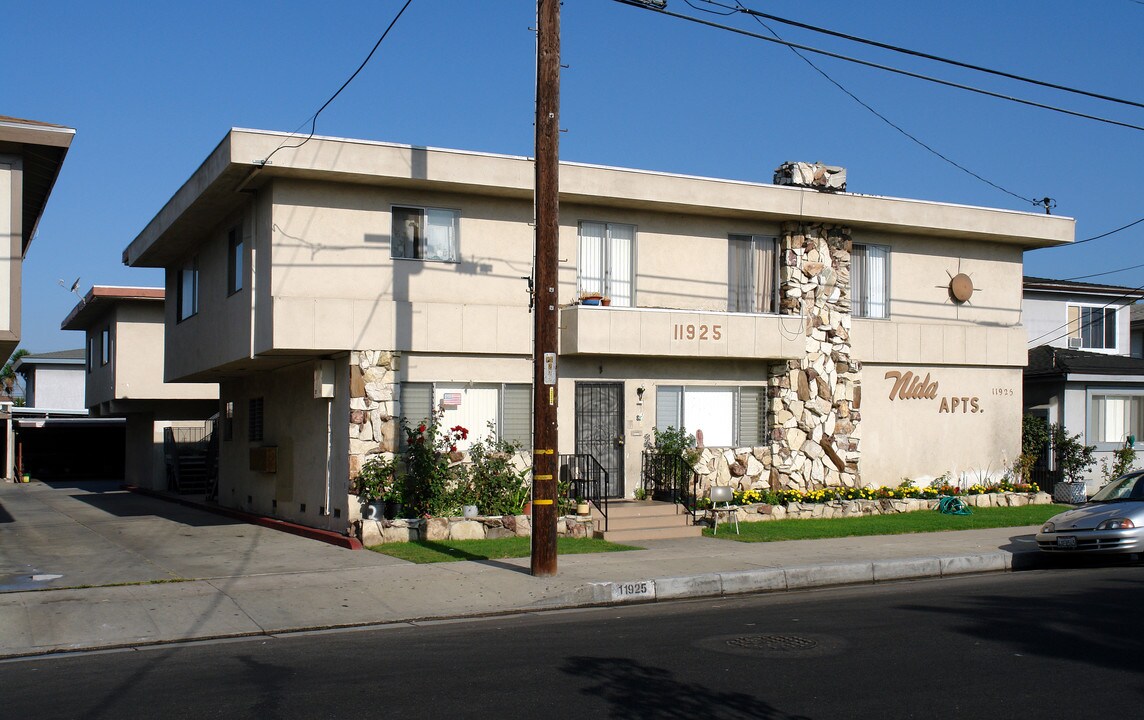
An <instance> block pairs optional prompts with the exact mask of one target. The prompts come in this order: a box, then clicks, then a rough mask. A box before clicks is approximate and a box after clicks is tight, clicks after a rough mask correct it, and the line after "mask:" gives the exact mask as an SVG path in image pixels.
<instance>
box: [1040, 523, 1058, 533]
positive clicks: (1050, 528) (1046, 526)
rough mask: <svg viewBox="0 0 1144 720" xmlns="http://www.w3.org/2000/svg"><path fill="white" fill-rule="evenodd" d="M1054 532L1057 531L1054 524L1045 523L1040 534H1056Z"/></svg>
mask: <svg viewBox="0 0 1144 720" xmlns="http://www.w3.org/2000/svg"><path fill="white" fill-rule="evenodd" d="M1056 531H1057V525H1056V523H1051V522H1047V523H1045V524H1044V525H1042V526H1041V532H1043V533H1051V532H1056Z"/></svg>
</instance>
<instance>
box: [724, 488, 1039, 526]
mask: <svg viewBox="0 0 1144 720" xmlns="http://www.w3.org/2000/svg"><path fill="white" fill-rule="evenodd" d="M870 489H871V490H874V491H877V490H889V491H893V488H870ZM756 492H757V491H754V490H748V491H746V492H745V493H741V495H743V496H744V497H747V496H751V495H752V493H756ZM780 492H782V491H780ZM817 492H822V491H815V493H807V496H808V497H811V498H813V497H816V493H817ZM739 495H740V493H736V500H739V499H740V498H739ZM959 497H960V498H961V501H962V502H963V503H965V504H966V505H969V506H970V507H1018V506H1021V505H1048V504H1050V503H1052V501H1053V499H1052V498H1051V497H1050V496H1049V494H1048V493H1043V492H1009V491H1003V492H987V493H973V494H970V493H961V494H959ZM736 504H737V505H738V508H739V521H740V522H758V521H765V520H785V519H788V518H791V519H805V518H841V517H860V516H863V515H892V514H895V513H904V512H917V511H920V510H934V509H936V508H937V504H938V497H937V496H934V497H932V498H931V497H892V496H885V497H878V498H856V499H852V500H842V499H837V498H835V499H830V500H823V501H817V500H814V499H810V500H807V499H803V500H797V501H791V502H787V503H776V504H770V503H762V502H745V503H740V502H737V503H736Z"/></svg>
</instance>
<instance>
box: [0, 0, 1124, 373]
mask: <svg viewBox="0 0 1144 720" xmlns="http://www.w3.org/2000/svg"><path fill="white" fill-rule="evenodd" d="M693 1H694V2H695V3H696V4H702V3H701V2H700V0H693ZM743 1H744V3H745V4H746V5H748V6H750V7H752V8H755V9H759V10H762V11H765V12H769V13H773V14H776V15H780V16H784V17H789V18H792V19H796V20H799V21H801V22H805V23H809V24H814V25H820V26H825V27H829V28H831V29H834V30H837V31H840V32H845V33H848V34H852V35H858V36H863V37H868V38H871V39H876V40H879V41H882V42H886V43H889V44H894V45H900V46H904V47H908V48H911V49H916V50H921V51H925V52H929V53H931V54H935V55H940V56H944V57H950V58H955V59H958V60H961V61H964V62H970V63H973V64H977V65H983V66H986V67H990V68H995V69H999V70H1005V71H1008V72H1012V73H1015V74H1020V75H1025V76H1030V77H1034V78H1038V79H1042V80H1047V81H1050V82H1055V83H1058V84H1062V85H1068V86H1072V87H1077V88H1081V89H1085V90H1089V91H1093V92H1098V93H1102V94H1106V95H1111V96H1115V97H1119V98H1124V99H1129V100H1133V101H1137V102H1144V92H1142V89H1141V84H1140V82H1139V76H1140V70H1141V69H1142V68H1144V43H1141V42H1140V37H1141V34H1142V33H1141V30H1144V3H1141V2H1137V0H1101V2H1099V3H1080V2H1075V0H1037V1H1036V2H1033V1H1032V0H1028V1H1026V0H1008V1H1006V2H996V1H995V0H993V1H991V2H983V1H979V0H963V1H962V2H959V3H956V4H952V3H919V2H916V0H915V1H907V0H881V1H877V2H873V1H871V2H858V1H855V0H817V1H816V2H809V3H808V2H793V1H792V0H772V1H771V2H763V0H743ZM403 2H404V0H370V1H369V2H357V1H353V0H350V1H345V2H339V3H329V4H314V3H302V2H295V1H293V0H281V1H279V2H266V1H264V0H247V1H246V2H240V3H236V2H233V1H229V2H220V1H217V0H200V1H199V2H195V3H155V2H135V1H132V0H120V1H119V2H115V3H89V2H73V1H69V0H62V1H60V2H55V3H48V4H44V3H31V2H27V1H26V0H13V2H11V3H8V4H7V5H6V6H5V9H4V11H3V18H4V25H5V26H6V27H8V28H10V29H11V30H12V32H9V33H6V36H5V42H4V43H0V68H3V71H2V72H3V76H2V77H3V80H2V82H0V87H2V88H3V94H2V98H3V104H2V105H0V114H3V115H12V116H15V117H22V118H29V119H33V120H41V121H45V122H52V123H58V124H62V125H68V126H70V127H74V128H75V129H76V138H75V141H74V143H73V145H72V148H71V151H70V153H69V154H68V158H67V160H66V162H65V164H64V167H63V172H62V174H61V176H60V179H59V181H58V183H57V185H56V188H55V191H54V192H53V194H52V197H51V200H50V202H49V205H48V209H47V212H46V213H45V215H44V218H43V220H42V222H41V224H40V228H39V235H38V236H37V238H36V239H35V241H34V242H33V244H32V246H31V249H30V251H29V254H28V258H27V261H26V264H25V267H24V288H23V290H24V304H23V308H24V310H23V312H24V316H23V336H24V339H23V342H22V343H21V346H22V347H25V348H28V349H30V350H32V351H33V352H46V351H51V350H60V349H66V348H75V347H81V346H82V344H83V341H82V339H81V338H80V337H79V336H78V334H77V333H65V332H62V331H60V330H59V324H60V322H61V321H62V320H63V318H64V317H65V316H66V315H67V313H68V312H69V311H70V310H71V308H72V307H73V306H74V305H75V302H76V298H75V296H74V295H71V294H69V293H68V291H67V288H66V287H61V286H60V285H59V284H58V281H59V280H63V281H64V282H65V284H67V285H68V286H69V287H70V284H71V282H72V281H73V280H74V279H75V278H76V277H80V278H81V281H80V289H81V291H86V290H87V289H88V288H89V287H90V286H91V285H92V284H101V285H113V284H118V285H161V284H162V277H161V274H160V272H159V271H157V270H142V269H133V268H126V267H124V266H123V265H122V264H121V260H120V257H121V253H122V251H123V248H124V247H126V246H127V244H128V243H129V242H130V241H131V240H132V239H133V238H134V237H135V235H136V234H137V233H138V232H139V231H140V230H141V229H142V228H143V227H144V226H145V225H146V224H147V222H148V221H149V220H150V219H151V218H152V217H153V216H154V215H155V213H156V212H158V210H159V209H160V208H161V207H162V205H163V203H165V202H166V201H167V200H168V199H169V198H170V196H171V195H172V194H173V193H174V191H175V190H176V189H177V188H178V187H179V186H180V185H181V184H182V183H183V182H184V181H185V180H186V179H187V178H188V177H189V176H190V175H191V173H192V172H194V170H195V169H196V168H197V167H198V165H199V164H200V163H201V162H202V160H203V159H204V158H205V157H206V155H207V154H208V153H209V152H210V151H211V150H212V149H213V148H214V146H215V145H216V144H217V143H218V142H219V140H221V139H222V137H223V135H224V134H225V132H226V131H227V129H228V128H230V127H247V128H259V129H267V130H281V131H291V130H295V129H297V128H299V126H302V125H303V124H304V123H305V122H306V121H307V120H308V118H309V117H310V116H311V115H312V114H313V113H314V112H315V111H316V110H317V109H318V108H319V107H320V106H321V105H322V103H323V102H325V101H326V99H327V98H328V97H329V96H330V95H331V94H332V93H333V92H334V91H335V90H336V89H337V88H338V86H339V85H341V83H342V82H343V81H344V80H345V79H346V78H347V77H349V75H350V73H352V72H353V70H354V69H355V68H356V67H357V66H358V64H359V63H360V62H361V61H362V60H363V59H364V58H365V56H366V54H367V53H368V52H369V49H370V48H371V47H372V46H373V44H374V42H375V41H376V40H377V38H378V36H379V35H380V34H381V32H382V30H384V28H385V26H386V25H387V24H388V23H389V22H390V20H391V19H392V18H393V16H394V15H395V14H396V12H397V11H398V10H399V9H400V7H401V5H402V4H403ZM668 7H669V9H670V10H673V11H676V12H680V13H684V14H689V15H693V16H697V17H703V18H705V19H710V20H714V21H718V22H725V23H729V24H734V25H736V26H738V27H741V28H744V29H748V30H751V31H755V32H764V33H765V32H766V31H765V30H764V29H763V28H762V27H760V26H758V25H757V24H755V23H754V22H753V21H752V20H750V19H749V18H745V17H732V18H719V17H716V16H713V15H707V14H704V13H700V12H697V11H695V10H693V9H692V8H690V7H688V6H687V5H686V4H685V3H684V2H683V1H682V0H669V3H668ZM534 16H535V2H534V0H484V1H480V2H477V1H470V0H413V2H412V4H411V5H410V7H409V9H408V10H407V11H406V13H405V15H404V16H403V17H402V18H401V20H400V21H399V22H398V24H397V26H396V27H395V28H394V30H393V31H392V32H391V33H390V35H389V37H388V38H387V39H386V41H385V42H384V43H383V44H382V46H381V48H380V49H379V50H378V52H377V53H376V54H375V56H374V57H373V59H372V60H371V62H370V64H369V65H368V66H367V67H366V68H365V69H364V70H363V71H362V73H361V74H360V75H359V76H358V77H357V79H356V80H355V81H354V82H353V83H352V84H351V85H350V86H349V87H348V88H347V89H346V90H345V91H344V92H343V93H342V94H341V95H340V96H339V97H338V99H337V100H336V101H334V103H333V104H331V105H330V106H329V107H328V108H327V109H326V110H325V111H324V112H323V113H322V115H321V116H320V117H319V119H318V126H317V131H318V134H321V135H331V136H340V137H356V138H367V139H373V140H383V141H390V142H399V143H410V144H414V145H428V146H435V147H450V148H461V149H468V150H479V151H487V152H496V153H507V154H515V155H531V154H532V108H533V104H532V103H533V93H534V79H533V78H534V68H535V60H534V48H535V45H534V35H533V33H532V32H531V31H530V29H529V28H530V26H532V25H533V24H534ZM771 27H773V28H774V29H775V30H776V31H778V32H779V33H780V34H781V35H783V36H784V37H785V38H786V39H788V40H791V41H793V42H799V43H803V44H806V45H812V46H816V47H822V48H824V49H830V50H833V51H835V52H839V53H842V54H847V55H854V56H858V57H862V58H864V59H867V60H871V61H874V62H880V63H884V64H888V65H894V66H897V67H903V68H908V69H910V70H913V71H916V72H920V73H923V74H929V75H936V76H939V77H942V78H945V79H948V80H952V81H955V82H961V83H965V84H970V85H975V86H980V87H985V88H988V89H990V90H993V91H995V92H1001V93H1004V94H1009V95H1015V96H1019V97H1023V98H1028V99H1031V100H1035V101H1038V102H1043V103H1047V104H1052V105H1058V106H1061V107H1066V108H1069V109H1072V110H1076V111H1080V112H1086V113H1091V114H1094V115H1100V116H1104V117H1110V118H1115V119H1118V120H1121V121H1124V122H1129V123H1132V124H1137V125H1144V110H1141V109H1140V108H1133V107H1128V106H1123V105H1114V104H1110V103H1107V102H1101V101H1096V100H1092V99H1086V98H1081V97H1077V96H1073V95H1067V94H1064V93H1061V92H1057V91H1049V90H1047V89H1044V88H1035V87H1030V86H1027V85H1024V84H1019V83H1015V82H1011V81H1003V80H1001V79H999V78H991V77H986V76H982V75H981V74H979V73H973V72H969V71H965V70H958V69H956V68H950V67H945V66H941V65H937V64H935V63H931V62H924V61H921V60H918V59H910V58H906V57H904V56H900V55H895V54H890V53H887V52H884V51H878V50H875V49H873V48H864V47H859V46H855V45H853V44H851V43H847V42H845V41H842V40H838V39H832V38H826V37H823V36H820V35H816V34H812V33H809V32H806V31H803V30H798V29H795V28H788V27H786V26H783V25H779V24H774V23H771ZM562 37H563V61H564V63H565V64H567V65H569V66H570V67H569V68H568V69H566V70H565V71H564V73H563V75H562V81H561V82H562V97H561V125H562V127H564V128H566V129H567V132H566V133H565V134H563V135H562V137H561V155H562V158H563V159H565V160H572V161H579V162H590V163H600V164H607V165H617V166H624V167H636V168H644V169H650V170H660V171H666V172H679V173H687V174H693V175H706V176H714V177H726V178H734V179H741V180H751V181H760V182H770V180H771V178H772V174H773V171H774V168H775V167H776V166H778V165H779V164H780V163H782V162H784V161H787V160H806V161H822V162H825V163H828V164H833V165H842V166H845V167H846V168H847V170H848V180H849V189H850V190H851V191H852V192H859V193H866V194H872V195H887V196H897V197H907V198H920V199H925V200H935V201H941V202H951V203H961V204H968V205H982V206H989V207H1000V208H1008V209H1013V210H1030V211H1036V208H1035V207H1034V206H1033V205H1032V204H1031V203H1030V202H1028V201H1027V200H1020V199H1017V198H1015V197H1013V196H1012V195H1009V194H1007V193H1004V192H1001V191H999V190H997V189H996V188H994V187H991V186H990V185H987V184H986V183H984V182H982V181H980V180H978V179H975V178H973V177H971V176H969V175H967V174H965V173H964V172H962V171H961V170H958V169H956V168H954V167H952V166H951V165H949V164H947V163H946V162H944V161H942V160H940V159H938V158H936V157H934V156H933V155H932V154H931V153H929V152H928V151H926V150H924V149H922V148H920V147H919V146H918V145H916V144H915V143H913V142H912V141H910V140H907V139H906V138H904V137H903V136H902V135H901V134H899V133H898V132H897V131H896V130H894V129H892V128H890V127H889V126H887V125H886V124H885V123H884V122H883V121H881V120H879V119H878V118H876V117H875V116H873V115H872V114H871V113H870V112H868V111H867V110H865V109H863V108H862V107H861V106H859V105H858V104H857V103H855V102H854V101H853V100H852V99H850V98H849V97H847V96H846V95H844V94H843V93H842V92H840V91H839V90H838V89H837V88H835V87H834V86H833V85H831V84H830V83H828V82H827V81H826V80H824V79H823V78H822V77H821V76H820V75H819V74H817V73H816V72H815V71H814V70H812V69H811V68H809V67H808V66H807V65H806V64H805V63H804V62H803V61H802V60H800V59H799V58H798V57H795V56H794V55H793V54H792V53H791V52H790V51H789V50H788V49H786V48H783V47H780V46H777V45H773V44H770V43H764V42H761V41H758V40H753V39H750V38H745V37H741V36H737V35H732V34H730V33H727V32H725V31H721V30H715V29H711V28H706V27H702V26H699V25H696V24H693V23H689V22H686V21H682V20H677V19H674V18H670V17H665V16H662V15H657V14H655V13H652V12H648V11H644V10H640V9H637V8H633V7H630V6H627V5H623V4H620V3H617V2H614V1H613V0H566V2H565V4H564V7H563V33H562ZM814 61H815V62H816V63H817V64H818V65H819V66H820V67H822V68H823V69H824V70H825V71H826V72H827V73H828V74H829V75H830V76H831V77H833V78H834V79H835V80H836V81H838V82H839V83H841V84H842V85H844V86H846V87H847V88H848V89H849V90H850V91H851V92H853V93H854V94H855V95H857V96H858V97H859V98H861V99H862V100H863V101H864V102H865V103H867V104H869V105H871V106H872V107H874V108H875V109H877V110H878V111H879V112H880V113H882V114H883V115H885V116H886V117H887V118H889V119H890V120H892V121H893V122H894V123H896V124H897V125H899V126H900V127H902V128H903V129H905V130H906V131H908V132H910V133H911V134H913V135H915V136H916V137H917V138H919V139H920V140H922V141H923V142H925V143H926V144H928V145H930V146H931V147H933V148H934V149H935V150H937V151H939V152H940V153H942V154H944V155H946V156H947V157H949V158H951V159H953V160H955V161H956V162H958V163H960V164H961V165H964V166H965V167H967V168H969V169H971V170H972V171H974V172H975V173H977V174H978V175H981V176H982V177H984V178H986V179H988V180H989V181H991V182H993V183H995V184H997V185H1000V186H1002V187H1003V188H1005V189H1007V190H1009V191H1011V192H1012V193H1014V194H1016V195H1018V196H1020V197H1021V198H1026V199H1032V198H1041V197H1045V196H1048V197H1052V198H1054V199H1055V200H1056V202H1057V207H1056V209H1054V211H1053V212H1054V213H1056V214H1061V215H1067V216H1070V217H1074V218H1076V219H1077V238H1078V239H1084V238H1087V237H1091V236H1093V235H1097V234H1100V233H1103V232H1106V231H1108V230H1111V229H1114V228H1116V227H1120V226H1122V225H1125V224H1128V223H1130V222H1132V221H1134V220H1137V219H1139V218H1141V217H1144V202H1141V195H1142V192H1144V190H1142V187H1141V182H1140V168H1141V167H1144V132H1141V131H1139V130H1132V129H1127V128H1122V127H1114V126H1111V125H1106V124H1102V123H1097V122H1094V121H1091V120H1084V119H1079V118H1074V117H1067V116H1065V115H1061V114H1057V113H1053V112H1048V111H1045V110H1040V109H1036V108H1031V107H1025V106H1021V105H1018V104H1015V103H1012V102H1008V101H1003V100H998V99H993V98H986V97H981V96H977V95H973V94H970V93H967V92H964V91H961V90H956V89H951V88H943V87H938V86H936V85H932V84H929V83H924V82H921V81H918V80H914V79H910V78H905V77H899V76H894V75H891V74H889V73H886V72H883V71H879V70H874V69H869V68H863V67H859V66H856V65H852V64H849V63H844V62H841V61H838V60H832V59H826V58H815V59H814ZM307 129H308V126H307ZM1141 238H1144V223H1141V224H1140V225H1138V226H1136V227H1134V228H1131V229H1129V230H1126V231H1124V232H1121V233H1118V234H1116V235H1113V236H1110V237H1108V238H1105V239H1103V240H1096V241H1093V242H1091V243H1084V244H1081V245H1078V246H1076V247H1074V248H1062V249H1050V250H1040V251H1036V252H1032V253H1029V254H1027V255H1026V273H1027V274H1029V275H1037V276H1045V277H1055V278H1074V277H1078V276H1081V275H1087V274H1092V273H1104V272H1107V271H1111V270H1118V269H1121V268H1125V267H1128V266H1132V265H1136V264H1141V263H1144V257H1142V255H1144V253H1141V252H1140V250H1141V246H1142V245H1141ZM1091 280H1092V281H1093V282H1104V283H1108V284H1116V285H1125V286H1129V287H1136V286H1140V285H1144V268H1138V269H1133V270H1128V271H1124V272H1118V273H1116V274H1110V275H1102V276H1100V277H1093V278H1091Z"/></svg>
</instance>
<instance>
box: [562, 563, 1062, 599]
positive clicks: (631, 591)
mask: <svg viewBox="0 0 1144 720" xmlns="http://www.w3.org/2000/svg"><path fill="white" fill-rule="evenodd" d="M1039 567H1044V564H1043V559H1042V558H1040V557H1039V556H1038V553H1036V552H1022V553H1009V552H1004V551H1000V552H989V553H979V554H974V555H948V556H939V557H914V558H897V559H894V560H874V561H863V562H848V563H825V564H822V565H791V566H788V567H773V568H761V569H758V570H737V571H733V572H717V573H704V574H699V575H686V576H681V577H665V578H649V579H647V580H634V581H629V582H623V581H621V582H593V583H588V584H586V585H583V586H581V587H580V588H577V589H576V590H575V591H573V592H572V593H569V594H567V595H564V596H563V597H560V598H554V599H553V600H552V601H551V603H548V604H546V607H552V608H558V607H569V606H571V607H586V606H606V605H622V604H627V603H641V602H642V603H647V602H657V601H659V600H681V599H687V598H714V597H729V596H732V595H745V594H758V593H772V592H784V591H791V590H811V589H815V588H825V587H842V586H846V585H876V584H878V583H884V582H893V581H898V580H921V579H926V578H940V577H953V576H957V575H971V574H984V573H993V572H1011V571H1017V570H1032V569H1036V568H1039Z"/></svg>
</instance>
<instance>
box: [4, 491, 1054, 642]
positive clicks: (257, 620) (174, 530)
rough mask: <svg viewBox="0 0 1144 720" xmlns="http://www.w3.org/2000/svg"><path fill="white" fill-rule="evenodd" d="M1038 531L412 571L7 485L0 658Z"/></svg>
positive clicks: (755, 570) (702, 575) (763, 574)
mask: <svg viewBox="0 0 1144 720" xmlns="http://www.w3.org/2000/svg"><path fill="white" fill-rule="evenodd" d="M1035 531H1036V528H1035V527H1019V528H998V529H991V530H964V531H955V532H944V533H924V534H915V535H896V536H874V537H850V538H838V539H830V540H796V541H788V542H775V543H739V542H734V541H729V540H721V539H714V538H707V537H703V538H694V539H685V540H660V541H646V542H640V543H638V544H639V545H640V546H641V547H643V548H644V549H641V550H635V551H629V552H615V553H599V554H587V555H563V556H560V557H559V559H558V572H557V574H556V575H555V576H553V577H543V578H538V577H532V575H531V574H530V573H529V560H528V558H519V559H511V560H488V561H474V562H454V563H437V564H430V565H415V564H412V563H408V562H405V561H402V560H397V559H395V558H391V557H389V556H386V555H381V554H378V553H373V552H369V551H366V550H349V549H343V548H339V547H335V546H333V545H330V544H327V543H323V542H319V541H317V540H313V539H308V538H304V537H299V536H296V535H291V534H288V533H284V532H280V531H279V530H276V529H272V528H268V527H262V526H259V525H255V524H250V523H247V522H243V521H241V520H238V519H234V518H230V517H223V516H220V515H217V514H214V513H211V512H208V511H206V510H202V509H197V508H194V507H186V506H183V505H179V504H176V503H172V502H168V501H166V500H164V499H161V498H157V497H149V496H145V495H140V494H137V493H132V492H128V491H126V490H123V489H121V488H120V486H119V485H118V484H116V483H107V482H70V483H52V484H47V483H40V482H32V483H4V482H0V658H5V657H7V658H11V657H21V656H29V655H43V654H50V653H56V652H69V651H78V650H92V649H99V648H112V647H133V646H141V645H151V644H158V643H170V642H182V641H188V640H197V639H212V638H224V637H239V636H251V635H277V634H283V633H289V632H295V631H300V630H313V629H320V628H339V627H354V626H363V625H374V624H389V623H411V622H418V621H426V620H438V619H445V618H460V617H476V616H483V615H495V614H501V613H520V612H540V611H545V610H553V609H559V608H573V607H588V606H596V605H610V604H618V603H628V602H654V601H657V600H673V599H681V598H697V597H717V596H722V595H734V594H740V593H759V592H776V591H786V590H798V589H806V588H816V587H827V586H835V585H854V584H870V583H879V582H888V581H896V580H908V579H916V578H936V577H943V576H949V575H959V574H965V573H982V572H1005V571H1009V570H1014V569H1021V568H1026V567H1034V566H1037V565H1038V564H1039V563H1038V551H1037V549H1036V543H1035V542H1034V541H1033V533H1034V532H1035Z"/></svg>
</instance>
